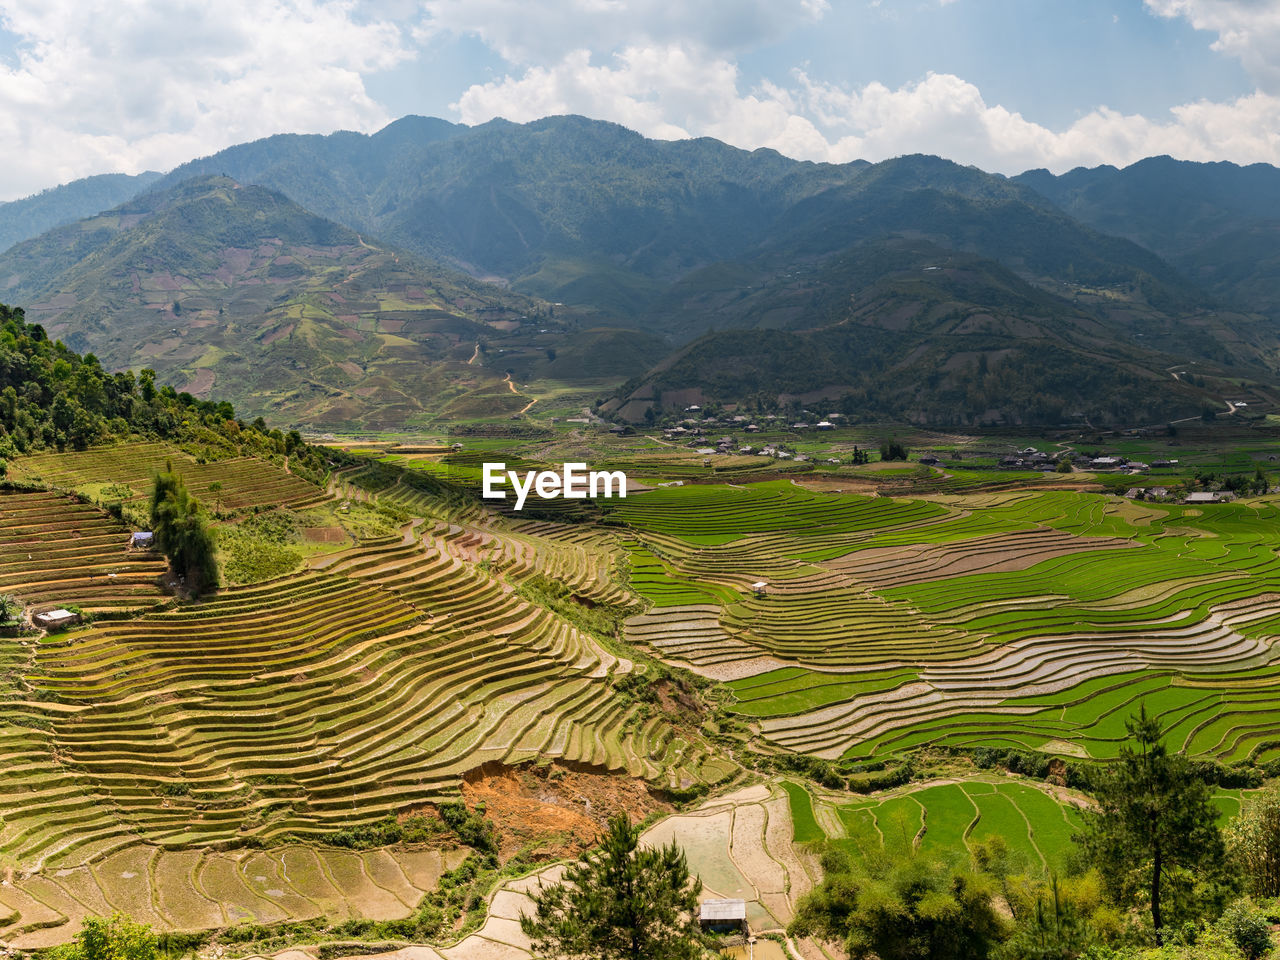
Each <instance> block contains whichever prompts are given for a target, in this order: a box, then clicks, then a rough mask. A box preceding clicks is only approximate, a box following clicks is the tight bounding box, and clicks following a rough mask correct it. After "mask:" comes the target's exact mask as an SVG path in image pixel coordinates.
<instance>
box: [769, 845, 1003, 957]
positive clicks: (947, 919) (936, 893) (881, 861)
mask: <svg viewBox="0 0 1280 960" xmlns="http://www.w3.org/2000/svg"><path fill="white" fill-rule="evenodd" d="M822 868H823V874H824V876H823V880H822V883H820V884H819V885H818V886H817V887H815V888H814V889H813V890H812V891H811V892H810V893H808V894H807V895H806V896H805V897H804V899H802V900H801V901H800V903H799V906H798V907H797V909H796V917H795V919H794V920H793V921H792V922H791V925H790V926H789V927H788V928H787V929H788V932H789V933H791V934H792V935H793V936H798V937H804V936H811V935H814V934H816V935H818V936H820V937H823V938H825V939H829V940H837V941H839V942H841V943H843V945H844V948H845V950H846V952H848V954H849V956H850V957H853V958H854V960H864V958H871V957H878V958H880V960H984V958H986V957H989V956H991V954H992V951H993V950H994V949H995V948H996V947H997V945H998V944H999V943H1000V941H1001V940H1002V939H1003V937H1004V936H1005V932H1006V931H1005V923H1004V921H1003V920H1002V919H1001V917H1000V915H999V914H998V913H997V912H996V909H995V905H994V901H995V895H996V890H995V884H994V882H993V879H992V878H991V877H990V876H987V875H984V874H981V873H978V872H976V871H974V870H971V869H967V868H966V866H963V865H959V864H948V863H945V862H941V861H937V860H934V859H932V858H930V857H928V856H925V855H924V854H921V853H919V852H917V851H915V850H914V848H908V850H907V851H906V852H905V853H904V854H902V855H899V856H889V857H871V858H867V859H866V860H865V861H864V862H861V863H855V862H854V861H853V860H852V859H851V858H849V857H848V856H846V855H845V854H844V853H843V852H842V851H839V850H835V849H828V850H826V851H825V852H824V853H823V856H822Z"/></svg>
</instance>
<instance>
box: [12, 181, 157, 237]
mask: <svg viewBox="0 0 1280 960" xmlns="http://www.w3.org/2000/svg"><path fill="white" fill-rule="evenodd" d="M159 179H160V174H159V173H155V172H153V171H152V172H147V173H140V174H137V175H136V176H128V175H126V174H123V173H104V174H100V175H98V176H96V177H85V178H84V179H82V180H73V181H72V182H71V183H67V184H63V185H62V186H60V187H52V188H50V189H48V190H43V191H41V192H40V193H36V194H32V195H31V196H29V197H24V198H23V199H21V200H10V201H8V202H6V203H0V250H7V249H8V248H9V247H11V246H13V245H14V244H15V243H21V242H22V241H23V240H28V239H30V238H31V237H37V236H39V235H40V234H42V233H44V232H45V231H46V230H50V229H52V228H53V227H60V226H62V225H63V224H64V223H73V222H75V221H76V220H80V219H82V218H84V217H90V216H93V215H94V214H95V213H99V212H101V211H103V210H107V209H110V208H111V207H114V206H116V205H117V204H120V203H123V202H125V201H126V200H128V199H130V198H131V197H134V196H136V195H137V194H139V193H141V192H142V191H143V190H146V189H147V188H148V187H149V186H151V184H153V183H155V182H156V181H157V180H159Z"/></svg>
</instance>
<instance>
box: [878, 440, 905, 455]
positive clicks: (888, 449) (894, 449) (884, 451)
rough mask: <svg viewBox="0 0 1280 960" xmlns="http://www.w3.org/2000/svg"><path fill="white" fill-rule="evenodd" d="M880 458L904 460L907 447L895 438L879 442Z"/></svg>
mask: <svg viewBox="0 0 1280 960" xmlns="http://www.w3.org/2000/svg"><path fill="white" fill-rule="evenodd" d="M880 459H881V460H905V459H907V448H906V447H905V446H903V445H902V444H901V443H899V442H898V441H897V440H890V441H889V442H888V443H882V444H880Z"/></svg>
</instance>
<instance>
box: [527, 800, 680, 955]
mask: <svg viewBox="0 0 1280 960" xmlns="http://www.w3.org/2000/svg"><path fill="white" fill-rule="evenodd" d="M639 844H640V827H639V826H632V825H631V822H630V820H629V819H628V818H627V816H626V815H625V814H621V815H619V816H617V817H614V818H613V819H611V820H610V821H609V827H608V831H607V833H606V834H605V837H604V842H603V843H602V844H601V846H600V848H599V849H598V850H594V851H590V852H588V853H585V854H583V855H582V857H581V858H580V859H579V860H578V862H577V863H576V864H574V865H573V866H571V867H569V869H568V870H567V871H566V872H565V875H564V880H563V882H561V883H557V884H554V885H552V886H549V887H545V888H543V889H542V890H541V891H540V892H538V893H535V894H533V901H534V904H535V905H536V907H537V911H536V914H535V916H533V917H530V916H528V915H527V914H526V915H524V916H522V917H521V918H520V927H521V929H523V930H524V932H525V935H526V936H527V937H529V939H530V940H532V941H533V951H534V953H535V954H537V955H538V956H550V957H560V958H566V960H570V958H572V960H577V958H581V960H587V958H591V960H695V958H698V957H702V956H704V951H703V949H702V946H701V943H700V936H699V933H698V929H697V925H696V923H697V921H696V920H695V919H694V917H695V913H696V911H697V908H698V894H699V893H701V892H702V882H701V881H700V880H698V879H696V878H690V875H689V864H688V861H687V860H686V859H685V855H684V851H682V850H681V849H680V848H679V847H677V846H676V844H675V842H674V841H673V842H672V843H670V844H668V845H667V846H665V847H661V848H659V849H654V848H651V847H645V848H640V846H639Z"/></svg>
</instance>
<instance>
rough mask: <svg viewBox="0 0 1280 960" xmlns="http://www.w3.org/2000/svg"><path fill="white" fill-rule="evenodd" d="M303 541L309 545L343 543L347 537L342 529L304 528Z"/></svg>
mask: <svg viewBox="0 0 1280 960" xmlns="http://www.w3.org/2000/svg"><path fill="white" fill-rule="evenodd" d="M302 539H303V540H305V541H307V543H342V542H344V541H345V540H346V539H347V535H346V533H345V532H344V531H343V529H342V528H341V527H303V528H302Z"/></svg>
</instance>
